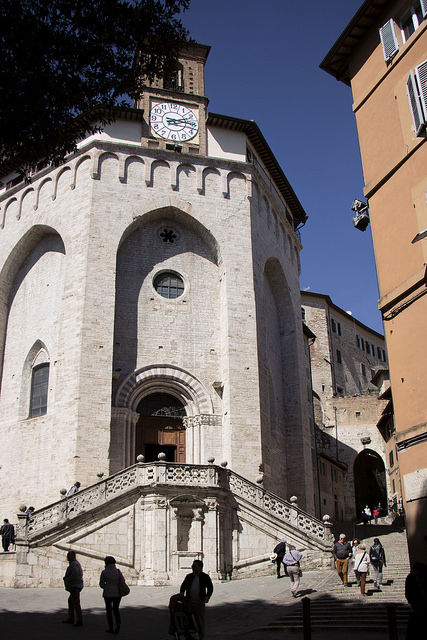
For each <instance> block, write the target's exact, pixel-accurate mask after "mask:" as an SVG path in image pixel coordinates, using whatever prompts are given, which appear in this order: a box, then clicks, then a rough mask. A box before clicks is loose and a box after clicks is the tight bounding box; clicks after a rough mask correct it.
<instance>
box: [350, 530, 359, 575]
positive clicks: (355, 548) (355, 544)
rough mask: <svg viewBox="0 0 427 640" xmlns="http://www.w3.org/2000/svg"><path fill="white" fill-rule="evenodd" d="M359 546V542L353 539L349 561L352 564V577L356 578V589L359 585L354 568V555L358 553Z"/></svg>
mask: <svg viewBox="0 0 427 640" xmlns="http://www.w3.org/2000/svg"><path fill="white" fill-rule="evenodd" d="M359 545H360V540H359V539H358V538H355V539H354V540H353V542H352V543H351V555H352V556H353V557H352V559H351V561H352V563H353V570H354V577H355V578H356V584H357V586H358V587H360V583H359V578H358V575H357V571H356V567H355V566H354V557H355V555H356V553H357V552H358V551H359Z"/></svg>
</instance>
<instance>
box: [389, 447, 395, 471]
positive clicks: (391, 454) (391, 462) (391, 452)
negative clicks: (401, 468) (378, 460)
mask: <svg viewBox="0 0 427 640" xmlns="http://www.w3.org/2000/svg"><path fill="white" fill-rule="evenodd" d="M388 460H389V463H390V469H391V468H392V467H394V455H393V451H390V453H389V454H388Z"/></svg>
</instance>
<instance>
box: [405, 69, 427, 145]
mask: <svg viewBox="0 0 427 640" xmlns="http://www.w3.org/2000/svg"><path fill="white" fill-rule="evenodd" d="M406 91H407V94H408V98H409V106H410V108H411V114H412V120H413V123H414V131H415V135H417V136H419V135H420V133H421V131H422V130H423V128H424V124H425V123H426V122H427V60H426V61H425V62H423V63H422V64H420V65H419V66H418V67H416V68H415V72H414V71H411V72H410V74H409V78H408V80H407V82H406Z"/></svg>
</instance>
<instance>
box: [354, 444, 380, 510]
mask: <svg viewBox="0 0 427 640" xmlns="http://www.w3.org/2000/svg"><path fill="white" fill-rule="evenodd" d="M353 470H354V489H355V495H356V513H357V516H358V517H360V516H361V513H362V509H363V508H364V507H365V506H366V505H368V506H369V507H370V508H371V509H372V507H374V506H375V505H377V504H378V503H379V502H380V503H381V504H382V505H383V507H384V506H385V505H386V504H387V488H386V476H385V467H384V462H383V460H382V458H381V456H380V455H378V453H376V451H372V450H371V449H365V450H364V451H361V452H360V453H359V455H358V456H357V457H356V459H355V461H354V467H353Z"/></svg>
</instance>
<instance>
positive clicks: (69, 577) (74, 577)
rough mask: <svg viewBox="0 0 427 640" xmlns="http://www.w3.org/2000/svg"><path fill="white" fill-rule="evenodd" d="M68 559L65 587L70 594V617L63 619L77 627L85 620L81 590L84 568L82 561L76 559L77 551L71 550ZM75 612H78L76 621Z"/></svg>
mask: <svg viewBox="0 0 427 640" xmlns="http://www.w3.org/2000/svg"><path fill="white" fill-rule="evenodd" d="M67 560H68V567H67V571H66V572H65V576H64V587H65V590H66V591H68V593H69V594H70V595H69V597H68V618H67V619H66V620H63V622H64V623H65V624H74V626H75V627H81V626H82V624H83V621H82V608H81V605H80V592H81V590H82V589H83V570H82V567H81V565H80V562H79V561H78V560H76V552H75V551H69V552H68V553H67ZM74 614H76V621H75V622H74Z"/></svg>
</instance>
